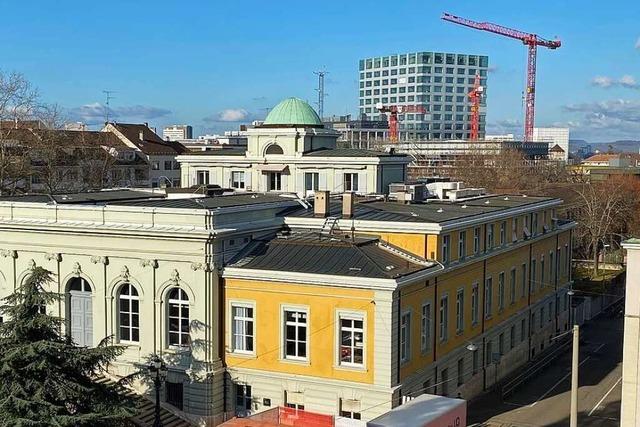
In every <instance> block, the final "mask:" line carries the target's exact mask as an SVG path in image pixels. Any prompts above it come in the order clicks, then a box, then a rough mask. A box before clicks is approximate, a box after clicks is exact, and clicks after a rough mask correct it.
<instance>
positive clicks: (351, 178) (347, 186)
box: [342, 172, 360, 192]
mask: <svg viewBox="0 0 640 427" xmlns="http://www.w3.org/2000/svg"><path fill="white" fill-rule="evenodd" d="M359 175H360V174H358V173H357V172H345V173H344V174H343V179H342V184H343V187H344V191H354V192H355V191H358V179H359V178H360V176H359Z"/></svg>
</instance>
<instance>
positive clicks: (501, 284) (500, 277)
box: [498, 271, 505, 312]
mask: <svg viewBox="0 0 640 427" xmlns="http://www.w3.org/2000/svg"><path fill="white" fill-rule="evenodd" d="M504 281H505V277H504V271H501V272H500V273H499V274H498V312H500V311H502V310H504V296H505V290H504Z"/></svg>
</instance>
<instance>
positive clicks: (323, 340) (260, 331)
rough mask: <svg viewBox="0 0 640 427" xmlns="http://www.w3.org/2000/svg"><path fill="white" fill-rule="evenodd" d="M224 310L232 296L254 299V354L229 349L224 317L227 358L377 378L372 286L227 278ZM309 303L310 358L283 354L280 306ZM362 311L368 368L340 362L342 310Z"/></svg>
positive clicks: (236, 363)
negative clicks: (299, 359) (293, 358)
mask: <svg viewBox="0 0 640 427" xmlns="http://www.w3.org/2000/svg"><path fill="white" fill-rule="evenodd" d="M225 290H226V298H225V300H226V304H225V310H226V311H227V312H229V310H230V301H239V302H248V303H254V304H255V314H254V319H255V320H254V325H255V337H256V338H255V345H256V353H255V356H238V355H235V354H233V353H230V350H231V349H230V338H229V337H230V322H229V321H228V319H229V317H228V314H227V317H226V319H227V320H225V343H226V363H227V365H228V366H229V367H240V366H241V367H243V368H250V369H262V370H268V371H273V372H281V373H287V374H293V375H311V376H316V377H322V378H331V379H339V380H346V381H355V382H361V383H373V360H374V359H373V355H374V351H373V342H374V323H375V322H374V321H375V317H374V316H375V305H374V304H373V302H372V301H373V298H374V293H373V291H370V290H361V289H344V288H338V287H332V286H308V285H299V284H292V283H277V282H260V281H252V280H239V279H226V280H225ZM283 305H291V306H305V307H306V308H307V309H308V320H307V322H308V328H309V330H308V335H307V336H308V340H309V344H308V358H307V359H308V362H297V361H289V360H284V359H283V357H282V340H283V337H282V318H281V313H282V306H283ZM343 309H344V310H345V311H348V310H352V311H354V312H356V311H357V312H363V313H364V314H365V316H366V321H365V360H366V363H365V368H364V369H357V368H353V369H348V368H344V367H338V366H336V365H337V361H336V360H335V358H336V357H337V356H336V355H337V351H338V350H337V345H338V337H337V335H338V329H337V321H338V318H337V316H338V313H337V311H338V310H343Z"/></svg>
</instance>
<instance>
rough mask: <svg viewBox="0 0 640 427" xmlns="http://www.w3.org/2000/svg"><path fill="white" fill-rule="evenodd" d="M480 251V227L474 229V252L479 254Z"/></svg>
mask: <svg viewBox="0 0 640 427" xmlns="http://www.w3.org/2000/svg"><path fill="white" fill-rule="evenodd" d="M479 253H480V227H475V228H474V229H473V254H474V255H478V254H479Z"/></svg>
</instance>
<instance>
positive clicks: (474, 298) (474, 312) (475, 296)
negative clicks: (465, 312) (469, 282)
mask: <svg viewBox="0 0 640 427" xmlns="http://www.w3.org/2000/svg"><path fill="white" fill-rule="evenodd" d="M479 296H480V295H479V293H478V284H477V283H474V284H473V286H472V288H471V323H472V324H473V325H477V324H478V318H479V308H480V298H479Z"/></svg>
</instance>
